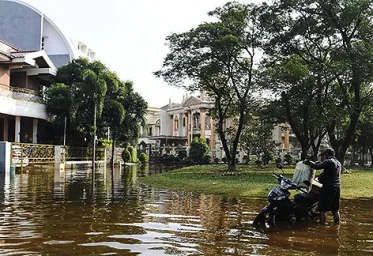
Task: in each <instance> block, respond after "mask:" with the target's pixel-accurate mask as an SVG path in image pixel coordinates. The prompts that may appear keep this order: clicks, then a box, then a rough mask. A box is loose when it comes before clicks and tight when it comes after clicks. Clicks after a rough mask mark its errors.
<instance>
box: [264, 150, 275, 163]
mask: <svg viewBox="0 0 373 256" xmlns="http://www.w3.org/2000/svg"><path fill="white" fill-rule="evenodd" d="M273 159H274V157H273V153H272V152H265V153H264V154H263V155H262V159H261V160H262V164H263V165H267V164H269V162H270V161H272V160H273Z"/></svg>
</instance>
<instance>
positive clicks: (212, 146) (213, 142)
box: [210, 117, 215, 149]
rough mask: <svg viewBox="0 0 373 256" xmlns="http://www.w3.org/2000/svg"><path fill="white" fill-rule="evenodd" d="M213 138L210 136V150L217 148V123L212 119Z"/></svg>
mask: <svg viewBox="0 0 373 256" xmlns="http://www.w3.org/2000/svg"><path fill="white" fill-rule="evenodd" d="M210 126H211V136H210V148H211V149H213V148H215V121H214V119H213V118H212V117H210Z"/></svg>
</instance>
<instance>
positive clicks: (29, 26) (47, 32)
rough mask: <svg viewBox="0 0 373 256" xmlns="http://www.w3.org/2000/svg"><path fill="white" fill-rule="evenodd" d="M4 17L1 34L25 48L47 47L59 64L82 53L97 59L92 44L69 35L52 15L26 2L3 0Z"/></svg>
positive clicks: (0, 3) (0, 0)
mask: <svg viewBox="0 0 373 256" xmlns="http://www.w3.org/2000/svg"><path fill="white" fill-rule="evenodd" d="M0 17H1V18H0V38H2V39H4V40H6V41H8V42H9V43H11V44H13V45H16V46H17V47H19V48H20V49H22V50H30V51H40V50H45V52H46V53H47V54H48V56H49V58H50V59H51V60H52V61H53V63H54V65H55V66H56V67H57V68H58V67H60V66H62V65H65V64H67V63H68V62H69V61H71V60H72V59H75V58H79V57H81V56H83V57H87V58H89V59H91V60H94V59H96V53H95V52H94V51H93V50H92V49H91V48H90V47H88V46H87V45H86V44H84V43H83V42H81V41H74V40H71V39H69V38H67V37H66V36H65V35H64V34H63V33H62V31H61V30H60V29H59V28H58V27H57V26H56V25H55V24H54V23H53V21H52V20H51V19H49V18H48V16H46V15H45V14H44V13H43V12H41V11H40V10H38V9H36V8H34V7H33V6H31V5H29V4H27V3H25V2H22V1H19V0H0ZM67 18H68V17H67Z"/></svg>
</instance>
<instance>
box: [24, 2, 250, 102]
mask: <svg viewBox="0 0 373 256" xmlns="http://www.w3.org/2000/svg"><path fill="white" fill-rule="evenodd" d="M23 1H24V2H26V3H28V4H30V5H32V6H33V7H35V8H37V9H39V10H40V11H41V12H43V13H44V14H45V15H46V16H48V17H49V18H50V19H51V20H52V21H53V22H54V23H55V24H56V26H57V27H58V28H59V29H60V30H61V31H62V32H63V33H64V34H65V36H66V37H67V38H72V39H75V40H80V41H82V42H84V43H85V44H87V45H88V47H90V48H92V49H93V50H94V51H95V52H96V56H97V59H98V60H100V61H102V62H103V63H104V64H105V65H106V66H107V67H108V68H110V69H111V70H112V71H114V72H116V73H117V74H118V75H119V77H120V78H121V79H122V80H131V81H133V82H134V86H135V91H136V92H138V93H139V94H141V95H142V96H143V98H144V99H145V100H146V101H147V102H148V104H149V106H150V107H161V106H164V105H167V104H168V103H169V100H170V99H171V101H172V102H175V103H181V101H182V98H183V95H184V94H186V92H185V91H183V90H181V89H178V88H175V87H173V86H169V85H168V84H167V83H166V82H165V81H163V80H162V79H161V78H157V77H155V76H154V75H153V72H155V71H157V70H159V69H161V68H162V63H163V59H164V58H165V56H166V54H167V53H168V47H167V45H166V40H165V38H166V37H167V36H168V35H170V34H171V33H174V32H175V33H180V32H185V31H188V30H190V29H191V28H193V27H196V26H198V25H199V24H201V23H203V22H205V21H208V19H209V17H208V15H207V13H208V12H209V11H211V10H213V9H215V8H216V7H218V6H222V5H223V4H225V3H227V2H229V1H228V0H105V1H96V0H23ZM246 2H247V1H246ZM251 2H255V0H253V1H251Z"/></svg>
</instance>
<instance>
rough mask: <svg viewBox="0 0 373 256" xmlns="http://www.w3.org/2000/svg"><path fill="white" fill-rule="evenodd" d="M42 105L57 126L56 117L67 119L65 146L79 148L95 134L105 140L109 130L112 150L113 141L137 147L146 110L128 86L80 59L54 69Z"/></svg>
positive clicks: (97, 64) (98, 65)
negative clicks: (53, 117) (95, 123)
mask: <svg viewBox="0 0 373 256" xmlns="http://www.w3.org/2000/svg"><path fill="white" fill-rule="evenodd" d="M46 105H47V110H48V112H49V113H51V114H53V115H54V116H56V118H55V122H57V123H58V124H59V125H61V120H60V119H61V118H58V117H64V116H67V118H68V122H67V123H68V130H69V136H68V139H69V145H82V143H83V138H88V139H89V138H92V135H93V133H94V132H95V131H96V130H97V135H98V136H99V137H106V136H107V132H108V127H110V129H111V138H112V139H113V143H112V147H113V148H114V146H115V145H116V140H119V141H120V143H124V142H127V141H130V142H132V143H133V144H134V143H136V144H137V141H136V140H137V138H138V134H139V132H138V130H139V128H138V127H139V122H141V121H143V119H144V115H145V113H146V109H147V104H146V102H145V101H144V99H143V98H142V97H141V96H140V95H139V94H137V93H136V92H134V90H133V83H132V82H129V81H128V82H123V81H121V80H120V79H119V78H118V76H117V75H116V74H115V73H114V72H112V71H110V70H109V69H108V68H107V67H106V66H105V65H104V64H102V63H101V62H99V61H93V62H89V61H88V60H87V59H83V58H80V59H75V60H73V61H71V62H70V63H69V64H67V65H65V66H62V67H60V68H59V69H58V72H57V75H56V84H54V85H52V86H51V87H50V88H48V89H47V91H46ZM95 105H96V106H97V110H98V111H97V125H96V127H94V126H93V115H94V106H95ZM112 162H113V161H112Z"/></svg>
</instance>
